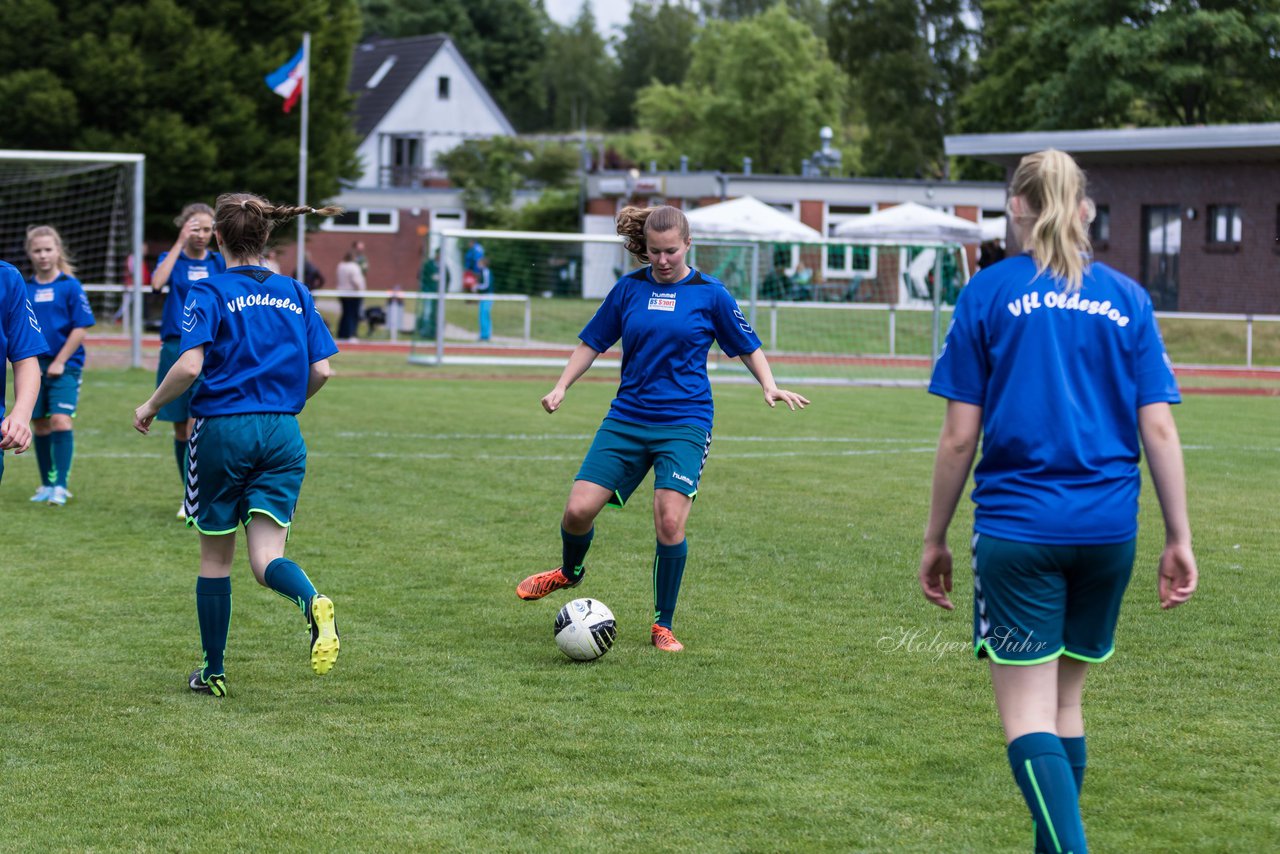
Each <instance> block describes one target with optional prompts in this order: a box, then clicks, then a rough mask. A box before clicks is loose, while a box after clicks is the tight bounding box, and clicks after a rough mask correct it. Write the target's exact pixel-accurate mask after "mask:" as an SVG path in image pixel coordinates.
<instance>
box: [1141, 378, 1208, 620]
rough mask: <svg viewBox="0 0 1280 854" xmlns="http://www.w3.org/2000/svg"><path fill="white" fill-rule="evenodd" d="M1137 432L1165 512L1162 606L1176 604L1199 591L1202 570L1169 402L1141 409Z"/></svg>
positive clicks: (1153, 404) (1159, 584)
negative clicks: (1194, 546) (1193, 541)
mask: <svg viewBox="0 0 1280 854" xmlns="http://www.w3.org/2000/svg"><path fill="white" fill-rule="evenodd" d="M1138 432H1139V433H1140V434H1141V435H1142V447H1143V450H1144V451H1145V452H1146V455H1147V466H1148V467H1149V468H1150V469H1151V480H1152V482H1153V483H1154V484H1155V487H1156V497H1157V498H1158V499H1159V500H1160V512H1161V513H1162V514H1163V515H1164V553H1163V554H1161V555H1160V568H1159V581H1158V583H1157V590H1158V592H1159V595H1160V607H1161V608H1165V609H1168V608H1176V607H1178V606H1179V605H1181V604H1182V603H1183V602H1185V601H1187V600H1188V599H1190V598H1191V594H1192V593H1195V592H1196V584H1197V582H1198V581H1199V570H1198V569H1197V568H1196V556H1195V554H1194V553H1193V552H1192V551H1191V523H1190V521H1189V520H1188V518H1187V476H1186V469H1185V468H1184V466H1183V462H1182V441H1181V440H1180V439H1179V438H1178V425H1177V424H1175V423H1174V420H1173V410H1172V409H1171V408H1170V406H1169V404H1167V403H1152V404H1149V405H1147V406H1144V407H1142V408H1141V409H1139V410H1138Z"/></svg>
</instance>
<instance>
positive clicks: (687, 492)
mask: <svg viewBox="0 0 1280 854" xmlns="http://www.w3.org/2000/svg"><path fill="white" fill-rule="evenodd" d="M617 227H618V233H619V234H620V235H622V236H623V237H624V238H625V239H626V246H627V250H628V251H629V252H630V253H631V254H632V255H634V256H635V257H636V258H638V259H639V260H640V261H641V262H644V263H647V264H648V266H647V267H642V268H641V269H639V270H635V271H634V272H631V273H628V274H627V275H625V276H623V277H622V278H621V279H619V280H618V283H617V284H615V285H614V286H613V289H612V290H610V291H609V294H608V296H606V297H605V299H604V302H603V303H601V305H600V308H599V309H598V310H597V311H596V314H595V316H594V317H593V318H592V319H591V322H590V323H588V324H587V326H586V328H584V329H583V330H582V334H581V335H579V336H578V337H579V338H580V339H581V343H580V344H578V346H577V348H576V349H575V350H574V351H573V354H572V355H571V356H570V357H569V363H568V364H567V365H566V366H565V369H564V372H563V373H562V374H561V375H560V380H559V382H557V383H556V385H555V388H553V389H552V390H551V392H550V393H549V394H548V395H547V396H546V397H544V398H542V407H543V409H545V410H546V411H547V412H555V411H556V410H557V409H559V408H560V404H561V403H562V402H563V401H564V396H565V393H566V392H568V390H569V387H570V386H572V385H573V384H574V382H575V381H577V379H578V378H579V377H581V376H582V375H583V374H584V373H586V371H587V369H588V368H590V367H591V364H592V363H593V362H594V361H595V359H596V357H597V356H599V355H600V354H601V353H603V352H604V351H606V350H608V349H609V348H610V347H612V346H613V345H614V344H615V343H616V342H617V341H618V340H621V341H622V378H621V381H620V382H619V385H618V394H617V397H615V398H614V400H613V405H612V406H611V407H610V409H609V413H608V415H606V416H605V419H604V423H602V424H601V425H600V429H599V430H598V431H597V432H596V436H595V440H594V441H593V442H592V443H591V448H590V449H589V450H588V451H587V456H586V458H585V459H584V460H583V461H582V467H581V468H580V469H579V471H578V475H577V477H576V478H575V480H574V483H573V488H572V490H571V491H570V493H569V501H568V503H567V504H566V506H565V510H564V516H563V518H562V519H561V522H560V537H561V542H562V551H561V557H562V562H561V566H560V567H558V568H556V569H552V570H549V571H547V572H541V573H537V574H535V575H531V576H529V577H528V578H526V579H525V580H524V581H522V582H520V584H519V585H518V586H517V588H516V595H518V596H519V597H520V598H521V599H526V600H530V599H541V598H542V597H543V596H546V595H547V594H548V593H551V592H552V591H555V590H559V589H561V588H565V587H576V586H577V585H578V584H579V583H581V581H582V577H583V573H584V572H585V560H586V556H587V550H588V549H589V548H590V546H591V538H592V536H593V535H594V533H595V518H596V516H597V515H599V513H600V511H601V510H603V509H604V507H605V505H607V504H613V505H615V506H618V507H621V506H622V505H623V504H625V503H626V501H627V499H628V498H629V497H630V496H631V493H632V492H633V491H634V490H635V488H636V487H637V486H639V485H640V482H641V481H642V480H644V477H645V475H646V474H648V472H649V469H653V470H654V491H653V523H654V528H655V530H656V533H657V548H656V554H655V556H654V561H653V589H654V618H653V627H652V629H651V630H650V641H651V642H652V643H653V645H654V646H656V647H657V648H658V649H660V650H664V651H667V652H679V651H680V650H682V649H684V646H683V644H681V643H680V642H679V641H678V640H676V638H675V635H673V634H672V631H671V623H672V617H673V616H674V614H675V609H676V597H677V596H678V595H679V593H680V581H681V579H682V577H683V576H684V568H685V561H686V557H687V555H688V545H687V543H686V542H685V523H686V521H687V520H688V518H689V510H690V509H691V508H692V506H693V499H694V496H696V495H697V493H698V483H699V481H700V479H701V477H702V467H703V465H704V464H705V463H706V460H707V454H708V452H709V451H710V449H711V426H712V413H713V407H712V401H711V383H710V380H709V379H708V377H707V353H708V351H709V350H710V349H711V344H712V342H713V341H714V342H716V343H718V344H719V345H720V349H721V350H723V351H724V353H725V355H726V356H729V357H730V358H733V357H740V358H741V359H742V363H743V364H744V365H746V366H747V368H748V370H750V371H751V374H752V375H753V376H754V377H755V378H756V380H757V381H758V382H759V383H760V386H761V388H763V389H764V400H765V403H767V404H769V406H770V407H772V406H774V405H775V404H777V403H778V402H782V403H785V404H786V405H787V406H788V407H790V408H791V409H792V410H795V409H796V408H797V407H799V408H801V409H803V408H804V407H805V406H806V405H807V404H808V403H809V401H808V400H807V399H806V398H804V397H802V396H801V395H798V394H795V393H793V392H790V391H786V390H784V389H780V388H778V386H777V384H775V383H774V381H773V372H772V371H771V370H770V369H769V362H768V360H767V359H765V356H764V351H763V350H762V349H761V347H760V339H759V338H758V337H757V336H756V333H755V330H753V329H752V328H751V326H750V324H748V323H747V320H746V318H745V317H743V315H742V312H741V311H739V309H738V304H737V302H736V301H735V300H734V298H733V297H732V295H730V293H729V291H728V290H727V289H726V288H725V286H724V285H723V284H722V283H721V282H719V281H717V280H716V279H713V278H711V277H710V276H707V275H705V274H703V273H700V272H698V271H697V270H695V269H693V268H691V267H689V265H688V264H687V263H686V262H685V255H686V253H688V251H689V246H690V238H689V221H688V220H687V219H685V216H684V214H683V213H681V212H680V211H679V210H678V209H676V208H673V207H670V206H662V207H656V208H644V209H641V208H634V207H628V208H624V209H623V210H622V211H621V212H620V213H619V214H618V220H617Z"/></svg>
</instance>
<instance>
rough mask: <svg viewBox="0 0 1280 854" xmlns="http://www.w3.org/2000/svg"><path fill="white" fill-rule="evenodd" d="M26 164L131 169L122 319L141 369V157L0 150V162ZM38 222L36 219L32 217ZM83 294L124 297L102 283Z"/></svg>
mask: <svg viewBox="0 0 1280 854" xmlns="http://www.w3.org/2000/svg"><path fill="white" fill-rule="evenodd" d="M6 160H9V161H26V162H40V163H115V164H122V165H129V166H132V167H133V222H132V223H131V234H130V237H129V246H130V247H131V249H130V251H131V252H132V254H133V258H134V273H133V285H132V289H131V290H132V293H133V300H132V305H131V306H130V309H131V311H130V314H129V316H128V317H127V318H126V327H127V329H128V333H129V359H130V364H131V366H132V367H135V368H140V367H142V301H143V293H144V291H143V285H142V275H141V272H142V266H143V262H144V256H143V219H144V217H145V214H146V203H145V195H144V190H145V187H146V162H147V157H146V155H145V154H119V153H115V152H107V151H34V150H20V149H0V161H6ZM33 219H39V217H33ZM84 284H85V289H86V290H96V291H109V292H115V293H122V294H123V293H125V292H126V290H128V289H127V288H126V287H125V286H123V285H117V284H113V283H104V282H85V283H84Z"/></svg>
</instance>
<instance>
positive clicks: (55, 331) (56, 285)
mask: <svg viewBox="0 0 1280 854" xmlns="http://www.w3.org/2000/svg"><path fill="white" fill-rule="evenodd" d="M27 297H28V298H29V299H30V300H31V306H32V308H34V309H35V312H36V320H38V321H40V329H41V331H42V332H44V340H45V343H46V344H48V345H49V353H48V356H49V358H50V359H52V358H55V357H56V356H57V355H58V354H59V353H60V352H62V347H63V345H64V344H66V343H67V336H68V335H70V334H71V330H73V329H88V328H89V327H90V326H93V325H94V322H95V321H94V319H93V309H91V308H89V298H88V297H87V296H85V292H84V288H83V287H81V285H80V280H79V279H77V278H74V277H73V276H68V275H67V274H66V273H59V274H58V278H56V279H54V280H53V281H52V282H49V283H48V284H41V283H40V282H37V281H36V280H35V278H34V277H33V278H30V279H27ZM82 368H84V345H83V344H81V345H80V346H79V347H77V348H76V351H75V352H74V353H72V354H71V357H70V358H68V359H67V369H68V370H73V371H78V370H81V369H82Z"/></svg>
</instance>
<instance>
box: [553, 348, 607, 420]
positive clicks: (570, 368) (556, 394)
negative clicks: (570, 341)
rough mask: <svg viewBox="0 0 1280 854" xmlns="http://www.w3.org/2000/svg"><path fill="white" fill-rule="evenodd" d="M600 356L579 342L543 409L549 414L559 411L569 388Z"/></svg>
mask: <svg viewBox="0 0 1280 854" xmlns="http://www.w3.org/2000/svg"><path fill="white" fill-rule="evenodd" d="M599 355H600V354H599V353H598V352H596V351H595V350H593V349H591V348H590V347H588V346H587V345H586V344H583V343H581V342H579V343H578V346H577V347H574V348H573V352H572V353H570V354H569V363H568V364H567V365H565V366H564V371H563V372H562V373H561V374H560V379H559V380H557V381H556V387H555V388H553V389H551V391H550V392H548V393H547V395H546V396H544V397H543V398H542V408H543V409H545V410H547V412H555V411H556V410H557V409H559V408H560V404H561V402H562V401H563V400H564V396H565V393H566V392H568V391H569V386H571V385H573V384H574V383H576V382H577V381H578V378H579V377H581V376H582V375H583V374H585V373H586V372H587V368H590V367H591V365H592V364H593V363H594V362H595V360H596V356H599Z"/></svg>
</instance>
